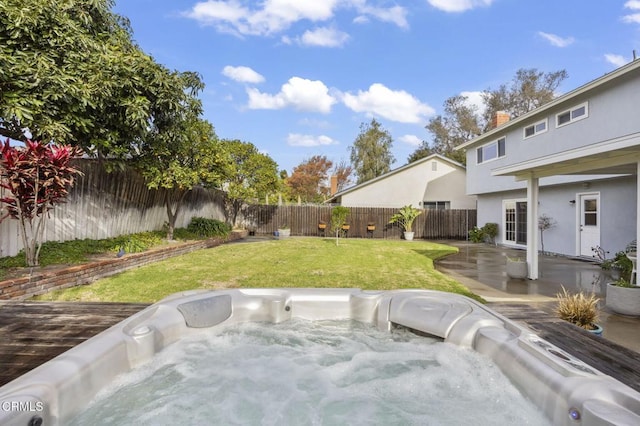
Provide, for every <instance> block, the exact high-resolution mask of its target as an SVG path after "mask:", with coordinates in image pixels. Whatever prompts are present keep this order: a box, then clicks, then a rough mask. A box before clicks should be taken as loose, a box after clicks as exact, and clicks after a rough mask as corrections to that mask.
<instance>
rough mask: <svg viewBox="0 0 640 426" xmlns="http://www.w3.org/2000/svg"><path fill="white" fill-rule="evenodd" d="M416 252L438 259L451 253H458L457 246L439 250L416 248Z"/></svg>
mask: <svg viewBox="0 0 640 426" xmlns="http://www.w3.org/2000/svg"><path fill="white" fill-rule="evenodd" d="M414 252H416V253H418V254H420V255H422V256H426V257H428V258H429V259H431V260H438V259H440V258H442V257H445V256H449V255H450V254H456V253H458V250H456V249H455V248H451V249H439V250H414Z"/></svg>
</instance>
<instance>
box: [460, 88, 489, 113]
mask: <svg viewBox="0 0 640 426" xmlns="http://www.w3.org/2000/svg"><path fill="white" fill-rule="evenodd" d="M460 95H462V96H466V97H467V105H468V106H470V107H474V108H475V111H476V112H477V113H478V115H482V114H484V110H485V108H486V107H485V105H484V101H483V100H482V92H480V91H471V92H460Z"/></svg>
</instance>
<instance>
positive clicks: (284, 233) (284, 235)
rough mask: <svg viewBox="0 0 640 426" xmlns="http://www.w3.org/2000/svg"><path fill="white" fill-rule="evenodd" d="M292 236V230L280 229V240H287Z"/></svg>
mask: <svg viewBox="0 0 640 426" xmlns="http://www.w3.org/2000/svg"><path fill="white" fill-rule="evenodd" d="M290 235H291V229H289V228H287V229H278V238H287V237H289V236H290Z"/></svg>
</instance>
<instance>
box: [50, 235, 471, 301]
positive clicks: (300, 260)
mask: <svg viewBox="0 0 640 426" xmlns="http://www.w3.org/2000/svg"><path fill="white" fill-rule="evenodd" d="M456 251H457V249H456V248H454V247H450V246H446V245H442V244H435V243H430V242H425V241H412V242H408V241H398V240H372V239H341V240H340V245H338V246H336V243H335V240H334V239H323V238H289V239H283V240H267V241H263V242H252V243H232V244H225V245H222V246H219V247H216V248H212V249H207V250H199V251H196V252H193V253H190V254H187V255H183V256H179V257H174V258H171V259H168V260H165V261H161V262H158V263H154V264H152V265H148V266H145V267H142V268H139V269H135V270H131V271H128V272H124V273H122V274H119V275H116V276H113V277H110V278H106V279H103V280H100V281H97V282H95V283H93V284H91V285H87V286H81V287H75V288H71V289H67V290H60V291H55V292H53V293H50V294H46V295H43V296H41V297H39V299H40V300H83V301H109V302H116V301H117V302H155V301H158V300H160V299H162V298H163V297H165V296H167V295H169V294H172V293H175V292H179V291H184V290H191V289H221V288H248V287H254V288H261V287H336V288H337V287H355V288H361V289H367V290H375V289H380V290H382V289H384V290H390V289H401V288H419V289H434V290H442V291H449V292H454V293H459V294H463V295H466V296H470V297H473V298H475V299H478V300H481V299H480V298H479V297H478V296H476V295H474V294H473V293H471V292H470V291H469V290H468V289H467V288H466V287H464V286H463V285H462V284H460V283H458V282H457V281H455V280H454V279H452V278H449V277H447V276H446V275H444V274H442V273H440V272H438V271H436V270H435V269H434V267H433V259H437V258H438V257H441V256H444V255H446V254H450V253H455V252H456Z"/></svg>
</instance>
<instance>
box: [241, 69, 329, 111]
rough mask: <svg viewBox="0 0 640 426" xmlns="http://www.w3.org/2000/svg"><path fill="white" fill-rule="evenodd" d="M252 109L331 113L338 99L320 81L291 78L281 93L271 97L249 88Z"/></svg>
mask: <svg viewBox="0 0 640 426" xmlns="http://www.w3.org/2000/svg"><path fill="white" fill-rule="evenodd" d="M247 94H248V95H249V105H248V106H249V108H250V109H282V108H287V107H293V108H295V109H297V110H300V111H313V112H321V113H324V114H326V113H329V112H330V111H331V106H332V105H333V104H334V103H336V99H335V98H334V97H333V96H331V95H330V94H329V89H328V88H327V86H325V85H324V83H323V82H322V81H319V80H307V79H304V78H300V77H291V78H290V79H289V81H288V82H287V83H285V84H283V85H282V88H281V89H280V92H279V93H276V94H275V95H270V94H268V93H262V92H260V91H259V90H258V89H255V88H247Z"/></svg>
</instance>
